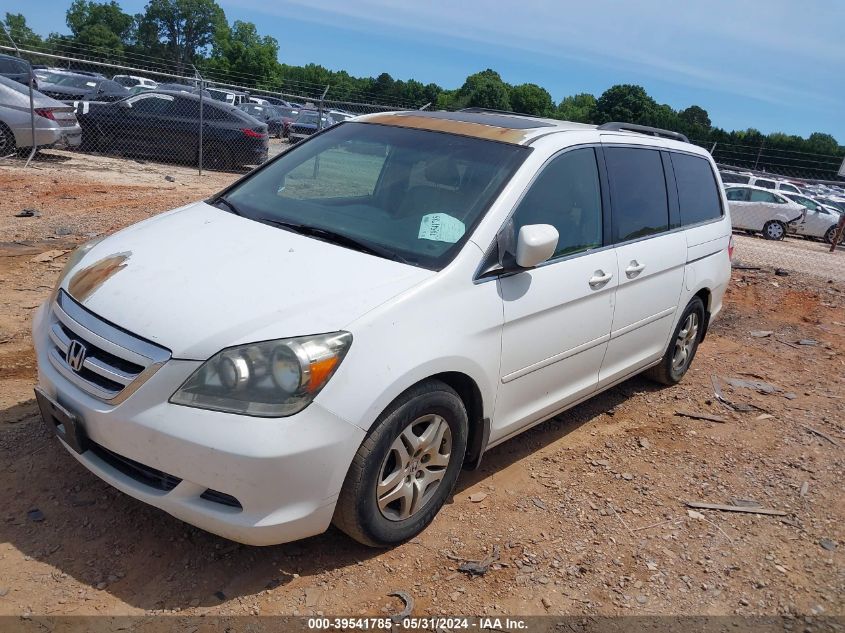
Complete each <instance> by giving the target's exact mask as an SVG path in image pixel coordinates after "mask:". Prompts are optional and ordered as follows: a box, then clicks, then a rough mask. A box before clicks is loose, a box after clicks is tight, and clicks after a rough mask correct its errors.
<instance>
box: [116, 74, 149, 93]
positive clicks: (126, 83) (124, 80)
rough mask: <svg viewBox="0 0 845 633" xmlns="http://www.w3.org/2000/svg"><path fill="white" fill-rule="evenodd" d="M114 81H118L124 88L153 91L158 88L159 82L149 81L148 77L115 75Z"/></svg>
mask: <svg viewBox="0 0 845 633" xmlns="http://www.w3.org/2000/svg"><path fill="white" fill-rule="evenodd" d="M112 81H116V82H117V83H119V84H120V85H121V86H123V87H124V88H134V87H135V86H141V87H143V88H150V89H151V90H152V89H154V88H157V87H158V82H157V81H155V80H153V79H149V78H148V77H141V76H139V75H115V76H114V77H112Z"/></svg>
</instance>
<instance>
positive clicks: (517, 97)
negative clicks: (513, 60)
mask: <svg viewBox="0 0 845 633" xmlns="http://www.w3.org/2000/svg"><path fill="white" fill-rule="evenodd" d="M509 98H510V104H511V108H513V111H514V112H521V113H523V114H532V115H534V116H550V115H551V113H552V110H554V107H555V104H554V101H553V100H552V95H550V94H549V93H548V91H546V89H545V88H541V87H540V86H538V85H537V84H520V85H519V86H514V87H513V88H511V90H510V95H509Z"/></svg>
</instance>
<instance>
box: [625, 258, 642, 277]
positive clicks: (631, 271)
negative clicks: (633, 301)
mask: <svg viewBox="0 0 845 633" xmlns="http://www.w3.org/2000/svg"><path fill="white" fill-rule="evenodd" d="M644 269H645V264H641V263H639V262H638V261H637V260H636V259H632V260H631V263H630V264H628V268H626V269H625V276H626V277H628V279H633V278H634V277H636V276H637V275H639V274H640V273H641V272H643V270H644Z"/></svg>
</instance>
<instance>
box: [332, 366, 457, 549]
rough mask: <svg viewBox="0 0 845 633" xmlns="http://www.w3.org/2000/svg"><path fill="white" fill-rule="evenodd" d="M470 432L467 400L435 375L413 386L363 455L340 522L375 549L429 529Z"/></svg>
mask: <svg viewBox="0 0 845 633" xmlns="http://www.w3.org/2000/svg"><path fill="white" fill-rule="evenodd" d="M467 431H468V419H467V412H466V408H465V407H464V404H463V401H462V400H461V398H460V397H459V396H458V394H457V393H455V391H454V390H453V389H452V388H451V387H449V386H448V385H446V384H445V383H442V382H440V381H439V380H430V381H427V382H424V383H421V384H419V385H417V386H415V387H413V388H411V389H409V390H408V391H406V392H405V393H404V394H403V395H402V396H400V397H399V398H398V399H397V400H396V401H394V402H393V404H392V405H391V406H390V407H389V408H388V409H387V411H385V413H384V414H382V416H381V417H380V418H379V420H378V421H377V422H376V424H375V426H374V428H373V430H372V431H371V433H370V434H369V436H368V437H367V439H365V440H364V442H363V443H362V444H361V446H360V448H359V449H358V452H357V453H356V454H355V458H354V459H353V460H352V465H351V466H350V468H349V472H348V473H347V475H346V480H345V481H344V483H343V488H342V489H341V492H340V497H339V499H338V503H337V508H336V509H335V514H334V519H333V522H334V524H335V525H336V526H337V527H338V528H340V529H341V530H343V531H344V532H346V534H348V535H349V536H351V537H352V538H354V539H355V540H356V541H359V542H360V543H363V544H365V545H370V546H372V547H390V546H392V545H396V544H398V543H401V542H403V541H406V540H408V539H410V538H413V537H414V536H416V535H417V534H419V533H420V532H422V531H423V530H424V529H425V528H426V526H427V525H428V524H429V523H431V521H432V520H433V519H434V517H435V515H436V514H437V512H438V511H439V510H440V508H441V507H442V506H443V504H444V503H445V502H446V499H448V497H449V495H450V494H451V493H452V489H453V488H454V486H455V482H456V481H457V479H458V474H459V472H460V469H461V465H462V464H463V459H464V454H465V453H466V444H467Z"/></svg>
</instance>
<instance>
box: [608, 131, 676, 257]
mask: <svg viewBox="0 0 845 633" xmlns="http://www.w3.org/2000/svg"><path fill="white" fill-rule="evenodd" d="M604 153H605V160H606V162H607V172H608V178H609V180H610V202H611V205H612V208H613V211H612V218H613V221H612V223H613V237H614V242H625V241H627V240H633V239H637V238H640V237H645V236H647V235H654V234H655V233H661V232H663V231H667V230H668V229H669V200H668V197H667V194H666V176H665V174H664V173H663V161H662V160H661V158H660V152H659V151H657V150H652V149H639V148H633V147H611V148H607V149H605V152H604Z"/></svg>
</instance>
